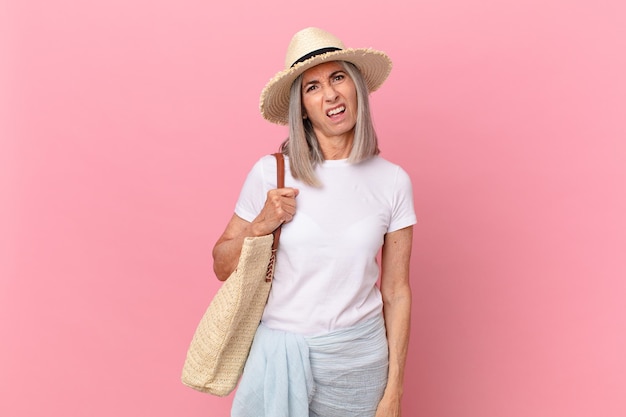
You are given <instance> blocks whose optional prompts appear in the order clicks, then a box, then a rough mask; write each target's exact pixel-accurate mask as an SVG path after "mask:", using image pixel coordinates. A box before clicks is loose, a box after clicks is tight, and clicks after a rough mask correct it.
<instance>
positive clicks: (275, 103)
mask: <svg viewBox="0 0 626 417" xmlns="http://www.w3.org/2000/svg"><path fill="white" fill-rule="evenodd" d="M330 61H347V62H351V63H352V64H354V65H356V67H357V68H358V69H359V70H360V71H361V74H363V78H364V79H365V83H366V84H367V88H368V90H369V92H372V91H375V90H377V89H378V88H379V87H380V86H381V85H382V84H383V82H384V81H385V80H386V79H387V77H388V76H389V73H390V72H391V67H392V63H391V59H389V57H388V56H387V54H385V53H384V52H381V51H376V50H374V49H370V48H361V49H342V50H339V51H333V52H327V53H324V54H320V55H316V56H314V57H312V58H310V59H307V60H306V61H303V62H300V63H298V64H296V65H294V66H293V67H291V68H288V69H285V70H282V71H280V72H279V73H278V74H276V75H275V76H274V77H273V78H272V79H270V80H269V81H268V82H267V84H266V85H265V88H263V91H262V92H261V99H260V103H259V108H260V110H261V114H262V115H263V117H264V118H265V119H266V120H268V121H270V122H272V123H276V124H279V125H286V124H287V123H288V121H289V91H290V89H291V84H293V82H294V81H295V79H296V78H298V76H299V75H300V74H302V73H303V72H304V71H306V70H308V69H309V68H312V67H314V66H316V65H319V64H322V63H324V62H330Z"/></svg>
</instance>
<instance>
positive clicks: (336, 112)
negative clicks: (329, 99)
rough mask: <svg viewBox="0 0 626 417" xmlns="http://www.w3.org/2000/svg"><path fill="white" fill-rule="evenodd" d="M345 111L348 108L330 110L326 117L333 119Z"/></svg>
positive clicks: (341, 107)
mask: <svg viewBox="0 0 626 417" xmlns="http://www.w3.org/2000/svg"><path fill="white" fill-rule="evenodd" d="M344 111H346V106H339V107H335V108H334V109H330V110H328V112H326V116H328V117H333V116H336V115H338V114H340V113H343V112H344Z"/></svg>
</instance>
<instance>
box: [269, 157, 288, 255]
mask: <svg viewBox="0 0 626 417" xmlns="http://www.w3.org/2000/svg"><path fill="white" fill-rule="evenodd" d="M274 157H275V158H276V188H284V187H285V158H284V157H283V154H282V153H280V152H277V153H275V154H274ZM281 228H282V224H281V225H280V226H278V227H277V228H276V230H274V232H273V233H272V234H273V235H274V243H273V244H272V251H273V252H275V251H276V249H278V239H280V229H281Z"/></svg>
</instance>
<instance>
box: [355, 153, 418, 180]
mask: <svg viewBox="0 0 626 417" xmlns="http://www.w3.org/2000/svg"><path fill="white" fill-rule="evenodd" d="M361 164H362V165H363V168H364V169H368V170H375V171H377V172H378V173H381V174H388V175H394V176H397V175H400V176H403V177H404V176H406V177H408V174H407V172H406V171H405V170H404V169H403V168H402V167H401V166H400V165H398V164H396V163H393V162H391V161H389V160H387V159H385V158H383V157H382V156H380V155H376V156H374V157H372V158H370V159H368V160H367V161H364V162H362V163H361Z"/></svg>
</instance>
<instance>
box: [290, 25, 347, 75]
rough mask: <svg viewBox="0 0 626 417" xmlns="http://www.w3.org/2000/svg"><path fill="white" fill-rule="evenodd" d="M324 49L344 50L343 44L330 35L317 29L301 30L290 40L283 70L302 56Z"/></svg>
mask: <svg viewBox="0 0 626 417" xmlns="http://www.w3.org/2000/svg"><path fill="white" fill-rule="evenodd" d="M325 48H338V49H345V46H344V45H343V42H341V40H340V39H339V38H337V37H336V36H335V35H333V34H332V33H328V32H326V31H325V30H322V29H319V28H314V27H310V28H306V29H302V30H301V31H299V32H298V33H296V34H295V35H293V38H291V42H289V47H288V48H287V54H286V56H285V69H287V68H289V67H291V66H292V65H293V64H294V63H296V62H297V61H298V60H299V59H300V58H302V57H303V56H305V55H307V54H310V53H312V52H315V51H317V50H320V49H325Z"/></svg>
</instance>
